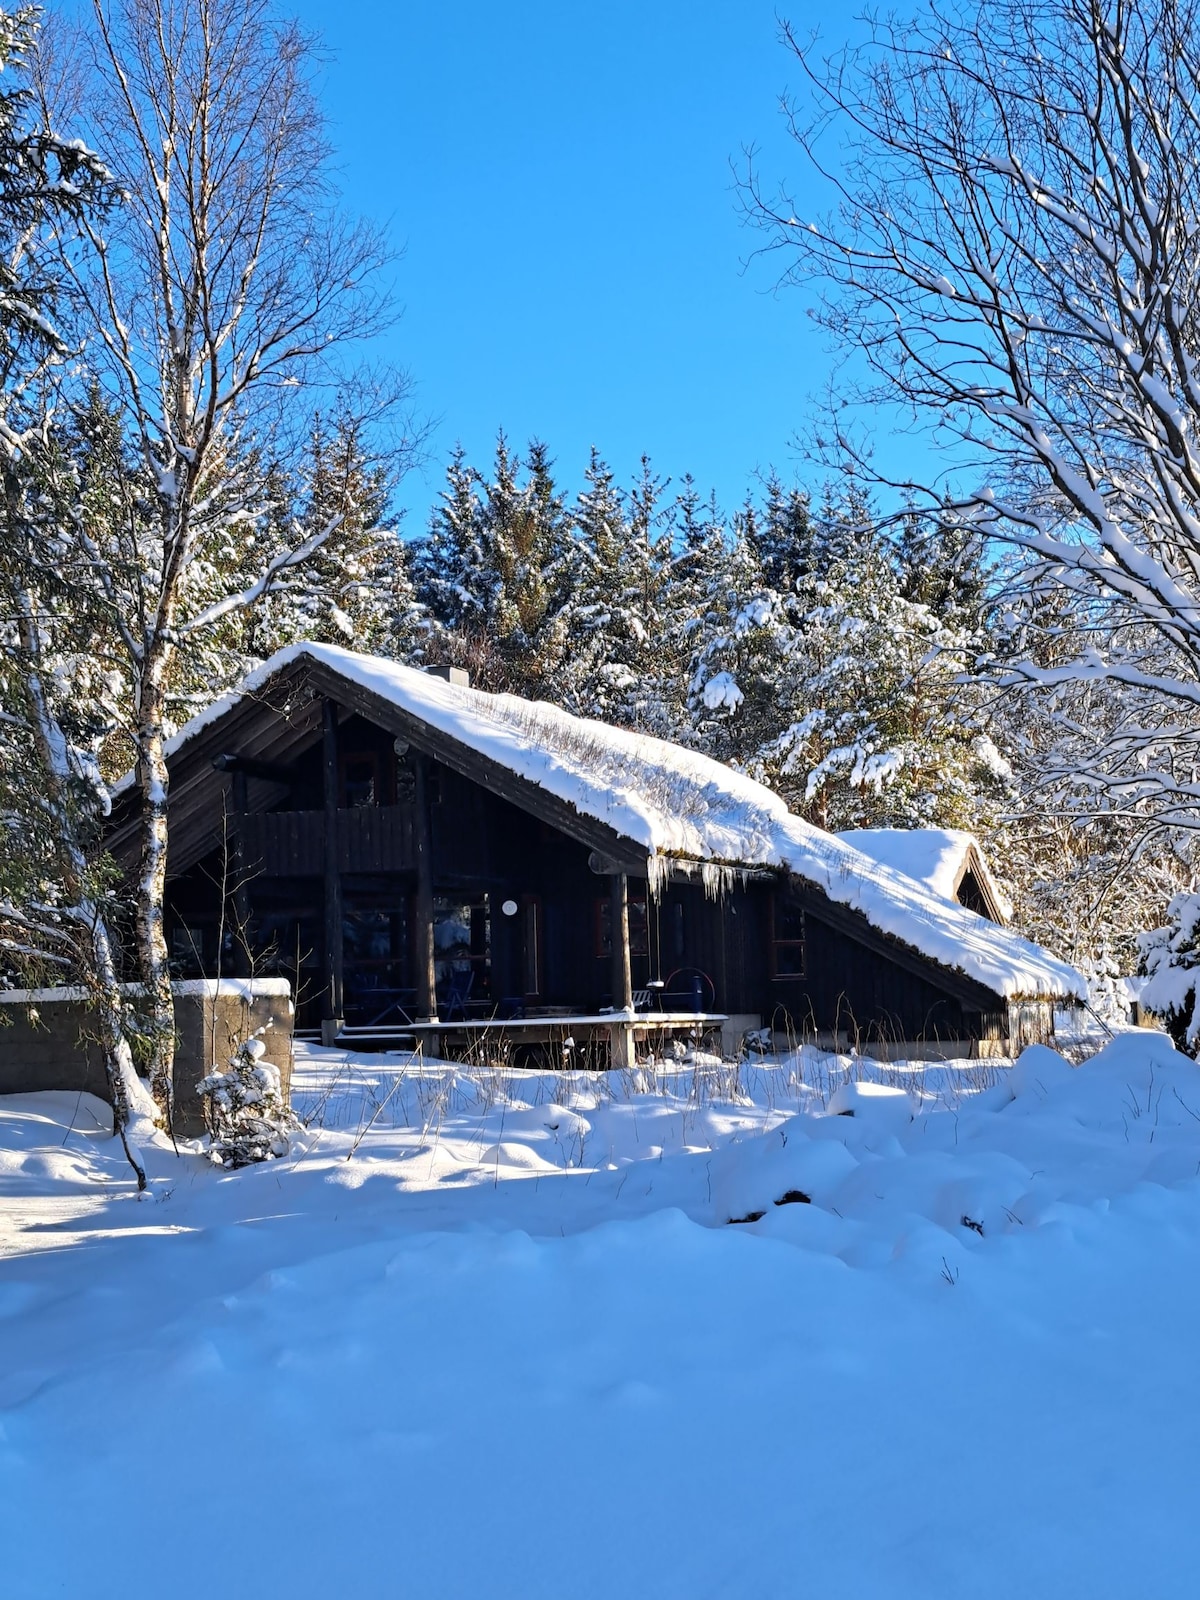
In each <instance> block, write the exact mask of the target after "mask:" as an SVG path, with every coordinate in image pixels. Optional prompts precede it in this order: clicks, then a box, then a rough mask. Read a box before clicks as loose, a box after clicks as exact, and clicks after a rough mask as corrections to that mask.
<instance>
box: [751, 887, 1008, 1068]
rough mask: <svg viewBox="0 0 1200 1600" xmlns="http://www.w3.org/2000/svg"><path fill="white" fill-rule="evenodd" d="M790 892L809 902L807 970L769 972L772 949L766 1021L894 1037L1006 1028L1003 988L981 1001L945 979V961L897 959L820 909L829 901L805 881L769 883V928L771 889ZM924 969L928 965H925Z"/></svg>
mask: <svg viewBox="0 0 1200 1600" xmlns="http://www.w3.org/2000/svg"><path fill="white" fill-rule="evenodd" d="M773 894H774V895H780V896H783V895H790V896H791V897H792V898H793V899H794V900H795V901H797V902H798V903H799V904H801V905H802V906H803V909H804V926H805V963H804V966H805V970H804V976H803V977H802V978H798V979H787V980H784V979H778V978H774V977H773V976H772V975H771V968H772V962H771V960H770V951H769V950H768V961H767V962H766V964H765V968H764V971H765V974H766V981H765V983H764V984H762V986H761V987H760V989H759V994H760V996H761V1009H762V1012H763V1015H764V1018H765V1019H766V1021H767V1024H768V1025H774V1026H775V1027H776V1028H778V1029H781V1030H785V1031H791V1032H793V1033H795V1034H797V1035H802V1034H805V1033H819V1034H830V1033H839V1034H842V1035H844V1036H845V1037H847V1038H848V1039H849V1040H850V1041H851V1042H853V1041H854V1040H856V1039H857V1040H860V1041H861V1042H862V1043H864V1044H867V1043H871V1042H873V1041H880V1040H882V1041H888V1040H909V1041H914V1042H915V1041H922V1040H929V1041H931V1042H932V1041H935V1040H941V1039H963V1040H971V1039H979V1038H983V1037H990V1036H992V1035H994V1034H996V1033H997V1032H998V1031H999V1032H1002V1031H1003V1028H1004V1007H1003V1005H1002V1002H1001V1001H1000V999H999V997H998V996H993V995H990V994H989V993H988V992H987V991H986V990H982V989H981V990H980V991H979V994H978V997H977V999H976V1003H974V1004H972V1003H970V1002H965V1001H964V998H963V996H962V995H961V994H954V993H952V992H950V991H949V990H948V989H947V988H946V987H945V986H944V985H943V984H942V983H940V982H939V968H938V967H937V966H936V964H935V963H933V962H923V961H921V959H920V958H919V957H918V956H916V955H915V954H909V953H906V956H905V959H904V960H903V961H901V960H900V959H892V958H890V957H889V956H888V955H887V954H885V953H884V952H883V951H881V950H879V949H876V948H872V947H871V946H869V945H868V944H865V943H863V942H860V941H859V940H858V939H856V938H854V937H853V936H852V935H851V934H849V933H848V932H846V931H845V930H844V929H843V928H840V927H836V926H834V925H833V924H832V923H831V922H830V921H829V920H826V917H827V916H828V911H826V916H824V917H823V915H822V911H823V909H825V903H824V902H823V901H822V900H821V899H820V898H819V897H817V896H815V895H811V894H806V893H804V892H803V890H801V889H799V888H793V889H790V890H785V889H782V888H781V889H778V890H768V891H767V892H766V893H765V895H764V896H763V898H764V899H765V901H766V919H765V920H766V923H767V929H768V935H769V933H770V923H771V916H770V912H771V907H770V901H771V897H772V895H773ZM922 969H924V970H922Z"/></svg>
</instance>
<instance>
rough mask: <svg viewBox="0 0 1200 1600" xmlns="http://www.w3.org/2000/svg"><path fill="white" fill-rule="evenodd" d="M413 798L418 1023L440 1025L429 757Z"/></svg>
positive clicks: (420, 765) (420, 764)
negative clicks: (434, 924)
mask: <svg viewBox="0 0 1200 1600" xmlns="http://www.w3.org/2000/svg"><path fill="white" fill-rule="evenodd" d="M414 767H415V769H416V784H415V793H414V796H413V802H414V803H413V811H414V815H413V855H414V858H415V864H416V869H417V893H416V902H415V906H414V918H413V921H414V927H413V941H412V944H413V986H414V988H415V989H416V991H417V1020H418V1021H431V1022H436V1021H437V969H436V967H435V966H434V957H435V951H434V945H433V818H432V815H431V813H430V809H429V757H428V756H425V755H421V754H418V755H417V756H416V757H415V758H414Z"/></svg>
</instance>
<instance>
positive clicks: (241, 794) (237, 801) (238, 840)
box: [225, 767, 250, 978]
mask: <svg viewBox="0 0 1200 1600" xmlns="http://www.w3.org/2000/svg"><path fill="white" fill-rule="evenodd" d="M229 788H230V796H229V798H230V802H231V807H232V813H233V814H232V817H231V818H229V819H228V821H229V830H228V831H229V832H230V834H231V835H232V837H231V838H230V839H229V841H228V848H227V851H226V871H227V872H228V874H229V876H230V877H231V878H232V880H233V893H232V896H230V895H229V885H228V884H227V885H226V886H225V893H226V896H227V897H229V899H230V900H231V901H232V911H233V975H234V977H235V978H248V977H249V976H250V947H249V943H248V941H249V938H250V880H249V879H248V877H247V876H246V831H245V830H246V813H247V811H248V810H249V809H250V799H249V794H248V788H249V780H248V778H247V776H246V773H245V770H244V769H243V768H241V767H234V769H233V772H232V774H231V777H230V785H229Z"/></svg>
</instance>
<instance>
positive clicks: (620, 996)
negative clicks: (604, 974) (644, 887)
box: [608, 872, 634, 1069]
mask: <svg viewBox="0 0 1200 1600" xmlns="http://www.w3.org/2000/svg"><path fill="white" fill-rule="evenodd" d="M610 883H611V891H610V892H611V905H612V916H611V922H612V1003H613V1010H614V1011H624V1012H625V1013H626V1014H627V1015H632V1013H633V974H632V970H631V968H630V963H629V879H628V877H627V876H626V874H625V873H623V872H614V873H613V875H612V878H611V879H610ZM608 1032H609V1041H610V1043H609V1060H610V1062H611V1065H612V1066H614V1067H616V1068H618V1069H628V1068H630V1067H632V1066H633V1064H634V1048H633V1029H632V1028H631V1027H630V1026H629V1024H628V1022H624V1023H620V1022H614V1023H613V1024H612V1025H611V1026H610V1028H609V1030H608Z"/></svg>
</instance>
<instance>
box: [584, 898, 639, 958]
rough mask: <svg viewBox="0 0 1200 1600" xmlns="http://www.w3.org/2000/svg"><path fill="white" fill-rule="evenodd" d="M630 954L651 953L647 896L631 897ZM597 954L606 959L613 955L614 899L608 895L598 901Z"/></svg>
mask: <svg viewBox="0 0 1200 1600" xmlns="http://www.w3.org/2000/svg"><path fill="white" fill-rule="evenodd" d="M629 953H630V955H631V956H645V955H649V953H650V925H649V920H648V918H647V915H646V897H645V895H637V896H635V895H630V896H629ZM596 954H597V956H604V957H607V956H611V955H612V899H611V897H610V896H608V895H606V896H605V897H604V898H603V899H602V900H597V901H596Z"/></svg>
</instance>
